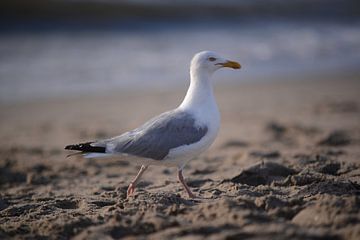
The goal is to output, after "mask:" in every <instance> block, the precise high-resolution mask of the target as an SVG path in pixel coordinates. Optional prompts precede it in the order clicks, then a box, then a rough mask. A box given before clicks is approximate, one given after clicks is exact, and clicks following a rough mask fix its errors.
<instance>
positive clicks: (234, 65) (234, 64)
mask: <svg viewBox="0 0 360 240" xmlns="http://www.w3.org/2000/svg"><path fill="white" fill-rule="evenodd" d="M219 65H221V66H223V67H228V68H233V69H240V68H241V65H240V63H238V62H235V61H226V62H224V63H219Z"/></svg>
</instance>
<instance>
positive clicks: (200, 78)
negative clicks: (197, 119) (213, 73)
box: [180, 71, 217, 110]
mask: <svg viewBox="0 0 360 240" xmlns="http://www.w3.org/2000/svg"><path fill="white" fill-rule="evenodd" d="M190 77H191V80H190V86H189V89H188V91H187V93H186V96H185V98H184V100H183V102H182V103H181V105H180V108H183V109H189V110H191V109H203V110H208V108H215V109H217V105H216V102H215V97H214V92H213V86H212V82H211V79H210V74H208V73H205V72H199V71H190Z"/></svg>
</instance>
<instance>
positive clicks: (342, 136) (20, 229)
mask: <svg viewBox="0 0 360 240" xmlns="http://www.w3.org/2000/svg"><path fill="white" fill-rule="evenodd" d="M357 80H358V79H357ZM215 89H216V96H217V99H218V103H219V107H220V110H221V114H222V126H221V130H220V133H219V137H218V139H217V140H216V142H215V143H214V145H213V146H212V147H211V149H209V150H208V151H207V152H206V153H204V154H202V155H201V156H199V157H198V158H197V159H194V160H192V161H190V162H189V164H188V165H187V166H186V168H185V170H184V175H185V177H186V179H187V182H188V183H189V186H191V188H192V189H193V190H194V192H195V193H196V194H197V195H199V196H201V198H199V199H195V200H191V199H188V198H187V195H186V193H185V192H184V191H183V189H182V187H181V185H180V183H178V181H177V178H176V169H171V168H165V167H156V166H150V167H149V169H148V170H147V172H146V173H145V174H144V177H143V179H142V181H141V183H140V184H139V186H138V188H137V190H136V192H135V194H134V196H132V197H130V198H129V199H126V189H127V185H128V184H129V182H130V181H131V179H132V178H133V177H134V176H135V175H136V173H137V171H138V169H139V166H138V165H136V164H133V163H128V162H121V161H117V160H116V159H103V160H88V159H82V158H81V157H73V158H65V156H66V155H67V154H68V152H65V151H64V150H63V147H64V146H65V145H66V144H71V143H77V142H81V141H87V140H93V139H100V138H105V137H111V136H113V135H117V134H120V133H122V132H124V131H126V130H129V129H131V128H134V127H137V126H138V125H139V124H141V123H143V122H144V121H145V120H147V119H149V118H150V117H152V116H154V115H155V114H158V113H161V112H163V111H165V110H168V109H171V108H173V107H176V106H177V105H178V103H179V102H180V101H181V99H182V97H183V95H184V91H185V89H181V90H177V91H152V92H140V93H135V92H128V93H122V92H120V93H111V94H108V95H106V96H77V97H71V98H67V99H53V100H48V101H44V100H42V101H41V100H39V101H33V102H27V103H13V104H2V105H1V106H0V110H1V111H0V112H1V117H0V122H1V125H0V153H1V157H0V238H1V239H11V238H16V239H69V238H73V239H120V238H125V239H135V238H139V239H175V238H176V239H205V238H206V239H208V240H210V239H360V162H359V160H360V148H359V146H360V97H359V96H360V81H356V80H351V79H338V80H322V81H321V80H319V81H315V80H314V81H310V80H308V81H294V82H291V81H290V82H286V83H284V82H275V83H274V82H272V83H257V84H241V85H236V86H226V87H225V86H217V87H216V88H215Z"/></svg>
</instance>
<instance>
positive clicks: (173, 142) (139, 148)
mask: <svg viewBox="0 0 360 240" xmlns="http://www.w3.org/2000/svg"><path fill="white" fill-rule="evenodd" d="M207 131H208V128H207V126H196V125H195V118H194V117H193V116H192V114H190V113H187V112H183V111H180V110H173V111H169V112H166V113H163V114H161V115H159V116H157V117H155V118H153V119H151V120H150V121H148V122H147V123H145V124H144V125H142V126H141V127H139V128H137V129H135V130H133V131H130V132H127V133H125V134H123V135H121V136H119V137H115V138H112V139H110V140H106V141H105V142H104V143H105V144H106V149H107V150H109V149H111V152H113V153H127V154H130V155H134V156H138V157H144V158H151V159H155V160H162V159H164V158H165V157H166V156H167V155H168V154H169V151H170V150H171V149H173V148H177V147H180V146H183V145H189V144H192V143H195V142H198V141H200V139H201V138H202V137H203V136H204V135H205V134H206V133H207Z"/></svg>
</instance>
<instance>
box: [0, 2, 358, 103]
mask: <svg viewBox="0 0 360 240" xmlns="http://www.w3.org/2000/svg"><path fill="white" fill-rule="evenodd" d="M0 16H1V17H0V19H1V21H0V86H1V87H0V101H4V102H8V101H24V100H29V99H36V98H45V97H51V96H56V97H58V96H66V95H71V94H82V93H98V92H104V91H108V90H112V89H122V90H132V89H135V88H142V89H148V88H174V87H177V86H182V87H183V86H186V85H187V84H188V68H189V61H190V59H191V57H192V56H193V54H195V53H196V52H199V51H202V50H213V51H216V52H218V53H219V54H221V55H224V56H225V57H228V58H230V59H234V60H237V61H239V62H240V63H242V65H243V66H244V67H243V71H242V72H241V75H239V74H238V73H234V72H231V71H226V72H225V71H224V72H222V73H221V74H222V78H223V79H225V80H224V81H222V82H246V81H275V80H277V79H282V80H289V81H295V80H301V79H306V78H310V77H311V78H314V76H317V78H318V79H324V78H328V77H342V76H355V77H357V76H359V75H360V74H359V73H360V70H359V67H360V66H359V63H360V2H359V1H356V0H292V1H287V0H267V1H261V0H238V1H232V0H222V1H213V0H193V1H190V0H186V1H161V0H158V1H145V0H135V1H130V0H129V1H115V0H107V1H101V0H48V1H45V0H32V1H25V0H24V1H20V0H2V1H0ZM239 76H240V78H239Z"/></svg>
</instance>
